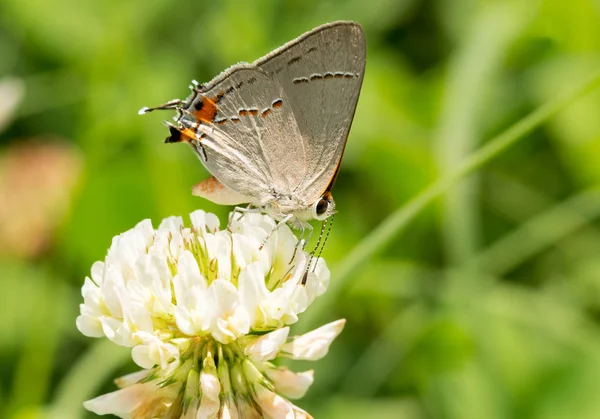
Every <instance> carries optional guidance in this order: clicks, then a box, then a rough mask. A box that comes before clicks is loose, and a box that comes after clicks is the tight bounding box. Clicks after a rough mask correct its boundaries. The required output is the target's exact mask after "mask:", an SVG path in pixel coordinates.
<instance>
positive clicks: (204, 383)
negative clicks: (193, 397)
mask: <svg viewBox="0 0 600 419" xmlns="http://www.w3.org/2000/svg"><path fill="white" fill-rule="evenodd" d="M200 388H201V389H202V400H201V401H200V408H199V409H198V415H197V418H212V417H216V415H217V413H218V412H219V409H220V407H221V403H220V401H219V394H220V393H221V384H220V383H219V379H218V378H217V368H216V366H215V361H214V359H213V357H212V356H208V357H206V358H205V359H204V362H203V368H202V372H201V373H200Z"/></svg>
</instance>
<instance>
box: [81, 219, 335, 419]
mask: <svg viewBox="0 0 600 419" xmlns="http://www.w3.org/2000/svg"><path fill="white" fill-rule="evenodd" d="M234 215H235V214H234ZM190 218H191V227H184V224H183V221H182V220H181V218H178V217H171V218H167V219H165V220H163V222H162V223H161V224H160V226H159V227H158V229H156V230H154V229H153V228H152V225H151V223H150V221H148V220H145V221H142V222H141V223H139V224H138V225H137V226H136V227H135V228H133V229H131V230H129V231H127V232H125V233H123V234H121V235H119V236H117V237H115V238H114V239H113V243H112V245H111V247H110V249H109V251H108V254H107V256H106V259H105V261H104V262H96V263H95V264H94V265H93V266H92V272H91V278H86V280H85V283H84V285H83V288H82V294H83V297H84V303H83V304H81V314H80V316H79V317H78V318H77V327H78V328H79V330H80V331H81V332H82V333H83V334H85V335H87V336H91V337H101V336H106V337H107V338H108V339H110V340H112V341H113V342H115V343H117V344H119V345H123V346H129V347H132V348H133V349H132V357H133V360H134V361H135V362H136V363H137V364H138V365H139V366H141V367H143V368H145V370H143V371H140V372H139V373H135V374H132V375H129V376H125V377H122V378H121V379H119V380H118V381H117V384H118V385H119V387H121V390H118V391H116V392H114V393H110V394H107V395H104V396H100V397H98V398H96V399H93V400H90V401H88V402H86V404H85V406H86V408H88V409H89V410H92V411H94V412H96V413H98V414H107V413H112V414H116V415H118V416H120V417H126V418H146V417H152V418H155V417H157V418H162V417H169V418H171V417H182V418H188V417H189V418H192V417H193V418H195V417H219V418H221V417H222V418H227V417H231V418H234V417H241V418H245V417H262V416H266V417H308V414H307V413H306V412H304V411H302V410H301V409H299V408H297V407H296V406H294V405H293V404H291V403H290V402H289V401H288V400H287V399H285V398H284V397H288V398H299V397H302V396H303V395H304V394H305V393H306V391H307V390H308V387H309V386H310V385H311V384H312V381H313V376H312V374H313V373H312V371H306V372H301V373H294V372H292V371H290V370H288V369H287V368H285V367H278V366H276V365H275V363H274V362H273V361H274V360H275V359H276V358H277V357H288V358H293V359H319V358H321V357H322V356H324V355H325V354H326V353H327V350H328V348H329V345H330V344H331V342H332V341H333V339H334V338H335V337H336V336H337V335H338V334H339V332H340V331H341V329H342V327H343V324H344V322H343V321H337V322H333V323H331V324H329V325H326V326H323V327H322V328H320V329H317V330H315V331H313V332H310V333H307V334H306V335H304V336H300V337H297V338H288V334H289V328H288V327H287V326H288V325H290V324H292V323H294V322H296V321H297V320H298V315H299V314H300V313H302V312H303V311H304V310H306V308H307V307H308V306H309V305H310V303H311V302H312V301H313V300H314V299H315V298H316V297H317V296H318V295H321V294H322V293H323V292H325V290H326V288H327V285H328V282H329V270H328V269H327V266H326V265H325V262H324V260H323V259H320V258H319V259H317V260H314V261H313V262H312V263H311V262H309V261H310V257H309V255H308V254H307V253H306V252H304V251H303V250H301V249H299V248H297V244H298V240H297V238H296V237H295V236H294V234H293V233H292V232H291V230H290V229H289V228H288V227H287V226H286V225H283V226H280V227H279V228H278V229H276V230H273V229H274V228H275V225H276V224H275V222H274V221H273V220H272V219H271V218H270V217H268V216H266V215H260V214H246V215H244V216H243V217H242V218H241V219H239V220H236V219H232V221H231V222H230V224H229V226H228V228H227V229H226V230H220V229H219V221H218V219H217V217H216V216H215V215H213V214H209V213H205V212H203V211H196V212H194V213H192V214H191V216H190ZM271 232H272V235H271V237H270V238H269V239H268V240H267V242H266V244H265V246H262V247H261V243H262V242H263V241H264V240H265V238H266V237H267V235H268V234H269V233H271ZM308 263H311V266H310V269H308V278H307V281H306V284H305V285H302V276H303V275H304V274H305V272H307V264H308Z"/></svg>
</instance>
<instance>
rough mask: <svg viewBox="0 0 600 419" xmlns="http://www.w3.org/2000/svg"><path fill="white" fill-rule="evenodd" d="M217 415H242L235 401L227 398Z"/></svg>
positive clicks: (233, 417) (235, 417)
mask: <svg viewBox="0 0 600 419" xmlns="http://www.w3.org/2000/svg"><path fill="white" fill-rule="evenodd" d="M217 417H218V418H219V419H238V418H239V417H240V416H239V413H238V410H237V407H236V406H235V405H234V404H233V402H232V401H229V400H226V401H225V402H224V403H223V405H222V406H221V411H220V412H219V415H218V416H217Z"/></svg>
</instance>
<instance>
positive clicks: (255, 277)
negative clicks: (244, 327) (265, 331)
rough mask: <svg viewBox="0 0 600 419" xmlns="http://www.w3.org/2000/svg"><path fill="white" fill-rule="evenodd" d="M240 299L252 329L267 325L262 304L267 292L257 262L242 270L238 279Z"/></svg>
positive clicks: (263, 277) (267, 294) (260, 268)
mask: <svg viewBox="0 0 600 419" xmlns="http://www.w3.org/2000/svg"><path fill="white" fill-rule="evenodd" d="M238 287H239V290H240V298H241V301H242V304H243V305H244V307H245V309H246V311H247V312H248V316H249V321H250V323H251V325H252V327H254V328H261V327H263V326H265V325H266V324H267V320H268V319H267V313H266V312H265V310H264V307H263V302H264V301H265V300H267V298H268V296H269V294H270V293H269V290H268V289H267V287H266V285H265V273H264V270H263V267H262V266H261V264H260V263H259V262H254V263H251V264H249V265H248V266H246V269H242V271H241V272H240V276H239V277H238Z"/></svg>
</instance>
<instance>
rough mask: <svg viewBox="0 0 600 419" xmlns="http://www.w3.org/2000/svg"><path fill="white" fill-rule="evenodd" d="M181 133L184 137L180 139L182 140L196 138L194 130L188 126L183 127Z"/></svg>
mask: <svg viewBox="0 0 600 419" xmlns="http://www.w3.org/2000/svg"><path fill="white" fill-rule="evenodd" d="M181 135H182V136H183V137H184V138H182V139H181V140H182V141H189V140H191V139H192V138H196V133H195V132H194V130H192V129H190V128H184V129H182V130H181Z"/></svg>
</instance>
